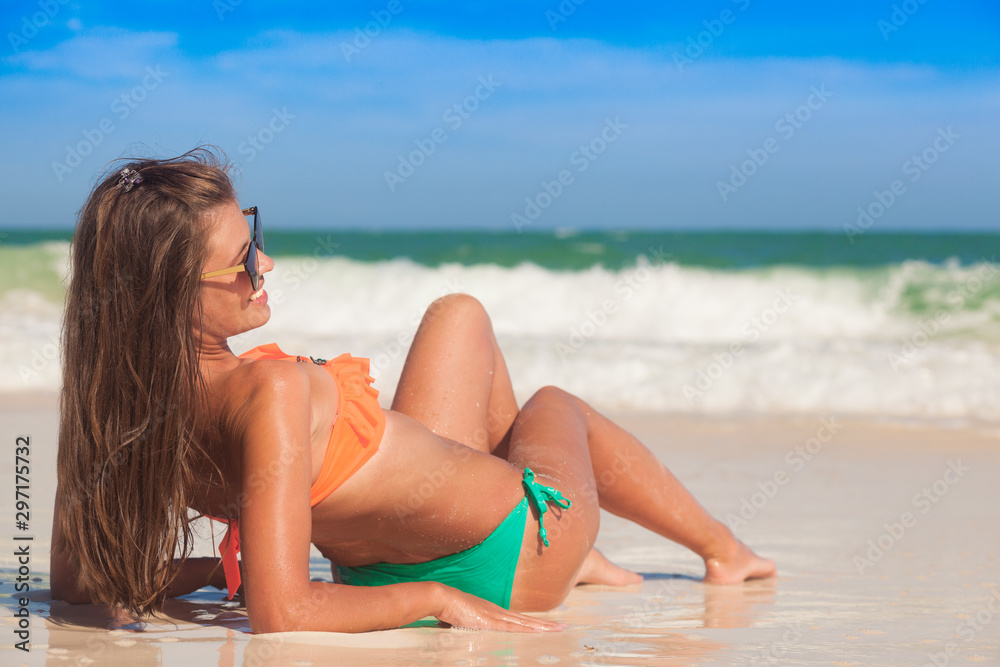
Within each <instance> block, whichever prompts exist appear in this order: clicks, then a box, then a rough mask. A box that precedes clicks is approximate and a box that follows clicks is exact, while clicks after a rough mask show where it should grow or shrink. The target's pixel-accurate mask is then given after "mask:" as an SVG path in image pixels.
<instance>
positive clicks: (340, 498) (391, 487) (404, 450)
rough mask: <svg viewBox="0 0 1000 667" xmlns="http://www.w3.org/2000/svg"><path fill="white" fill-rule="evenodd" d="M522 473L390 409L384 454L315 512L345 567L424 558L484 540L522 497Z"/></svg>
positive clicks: (317, 529) (325, 545) (317, 526)
mask: <svg viewBox="0 0 1000 667" xmlns="http://www.w3.org/2000/svg"><path fill="white" fill-rule="evenodd" d="M521 474H522V471H521V470H520V469H518V468H516V467H514V466H512V465H511V464H510V463H508V462H507V461H505V460H503V459H500V458H497V457H495V456H491V455H489V454H485V453H483V452H479V451H477V450H474V449H471V448H470V447H467V446H465V445H463V444H462V443H459V442H456V441H454V440H449V439H447V438H443V437H440V436H438V435H436V434H434V433H433V432H431V431H430V430H429V429H428V428H427V427H426V426H424V425H423V424H421V423H420V422H418V421H417V420H415V419H412V418H411V417H408V416H407V415H405V414H403V413H400V412H393V411H391V410H387V411H386V427H385V434H384V436H383V437H382V441H381V443H380V444H379V448H378V451H377V452H376V453H375V454H374V455H373V456H372V458H371V459H370V460H369V461H368V462H367V463H365V464H364V466H362V467H361V469H360V470H358V472H356V473H355V474H354V475H353V476H352V477H351V478H350V479H348V480H347V481H346V482H345V483H344V484H343V485H341V486H340V487H339V488H338V489H337V490H336V491H334V492H333V493H331V494H330V495H329V496H327V497H326V498H325V499H323V500H322V501H321V502H320V503H319V504H317V505H316V506H315V507H313V512H312V541H313V543H314V544H315V545H316V547H317V548H318V549H319V551H320V553H322V554H323V555H324V556H325V557H326V558H329V559H330V560H332V561H333V562H335V563H337V564H339V565H345V566H359V565H369V564H372V563H380V562H385V563H418V562H424V561H427V560H432V559H434V558H439V557H441V556H447V555H449V554H453V553H456V552H458V551H461V550H463V549H467V548H469V547H471V546H474V545H476V544H479V543H480V542H482V541H483V540H484V539H486V537H488V536H489V534H490V533H492V532H493V530H494V529H496V527H497V526H498V525H500V523H501V522H502V521H503V520H504V518H506V516H507V515H508V514H509V513H510V511H511V510H512V509H513V508H514V507H515V506H516V505H517V503H518V502H520V500H521V498H523V497H524V490H523V487H522V486H521Z"/></svg>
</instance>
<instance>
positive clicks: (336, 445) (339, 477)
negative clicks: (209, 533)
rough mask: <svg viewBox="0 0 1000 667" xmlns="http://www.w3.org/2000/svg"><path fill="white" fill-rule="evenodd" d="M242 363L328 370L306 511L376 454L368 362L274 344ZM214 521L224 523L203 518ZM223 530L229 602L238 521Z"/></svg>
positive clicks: (380, 422) (236, 575) (377, 417)
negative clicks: (323, 435) (332, 399)
mask: <svg viewBox="0 0 1000 667" xmlns="http://www.w3.org/2000/svg"><path fill="white" fill-rule="evenodd" d="M239 356H240V357H242V358H244V359H294V360H296V361H300V362H308V361H311V362H312V363H314V364H317V365H320V366H322V367H323V368H325V369H327V371H329V373H330V375H331V376H333V379H334V380H336V382H337V389H338V390H339V392H340V399H339V405H338V410H337V417H336V419H335V421H334V423H333V432H332V433H331V434H330V442H329V444H328V445H327V448H326V456H325V457H324V458H323V466H322V468H321V469H320V471H319V477H317V478H316V482H315V483H314V484H313V485H312V488H311V489H310V492H311V493H310V499H309V502H310V507H315V506H316V505H317V504H318V503H319V502H320V501H322V500H323V499H324V498H326V497H327V496H328V495H330V494H331V493H333V492H334V491H335V490H336V489H337V488H338V487H340V485H341V484H343V483H344V482H346V481H347V480H348V479H350V477H351V475H353V474H354V473H356V472H357V471H358V470H359V469H360V468H361V466H363V465H364V464H365V463H366V462H367V461H368V459H370V458H371V457H372V456H373V455H374V454H375V452H376V451H378V446H379V443H380V442H381V441H382V434H383V433H384V432H385V413H384V412H382V408H381V407H380V406H379V404H378V390H376V389H375V388H374V387H372V386H371V383H372V382H373V378H372V377H371V376H370V375H368V369H369V364H368V360H367V359H364V358H362V357H352V356H351V355H350V354H347V353H344V354H342V355H340V356H339V357H337V358H336V359H331V360H329V361H327V360H325V359H314V358H312V357H302V356H297V355H291V354H285V353H284V352H282V351H281V350H280V349H279V348H278V345H277V344H276V343H268V344H266V345H258V346H257V347H255V348H253V349H251V350H247V351H246V352H244V353H243V354H241V355H239ZM209 518H210V519H214V520H216V521H227V519H219V518H216V517H209ZM228 521H229V529H228V530H227V531H226V535H225V537H224V538H223V539H222V541H221V542H220V543H219V554H220V555H221V556H222V567H223V569H224V570H225V573H226V588H227V589H228V591H229V599H230V600H232V599H233V595H235V594H236V591H237V590H238V589H239V587H240V583H241V577H240V568H239V561H238V560H237V556H238V553H239V549H240V535H239V521H238V520H237V519H229V520H228Z"/></svg>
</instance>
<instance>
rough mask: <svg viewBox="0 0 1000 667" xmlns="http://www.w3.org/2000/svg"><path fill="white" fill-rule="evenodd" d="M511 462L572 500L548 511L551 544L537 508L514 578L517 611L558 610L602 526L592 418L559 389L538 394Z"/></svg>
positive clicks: (518, 427)
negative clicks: (542, 531) (592, 451)
mask: <svg viewBox="0 0 1000 667" xmlns="http://www.w3.org/2000/svg"><path fill="white" fill-rule="evenodd" d="M508 460H509V461H510V462H511V463H512V464H514V465H516V466H518V467H519V468H531V470H532V471H533V472H534V473H535V475H536V480H537V481H539V482H541V483H542V484H545V485H547V486H552V487H554V488H555V489H557V490H558V491H559V492H560V493H562V495H563V496H565V497H566V498H567V499H568V500H569V501H570V502H571V503H572V505H571V506H570V507H569V509H565V510H563V509H561V508H560V507H558V506H557V505H556V504H554V503H549V504H548V511H546V512H545V513H544V515H542V522H543V523H544V526H545V529H546V532H547V537H548V540H549V546H544V544H543V542H542V540H541V538H540V536H539V522H538V513H537V512H536V511H535V509H534V507H532V517H533V518H532V519H529V520H528V522H527V526H526V527H525V533H524V542H523V545H522V548H521V555H520V559H519V561H518V567H517V574H516V576H515V577H514V590H513V594H512V596H511V608H512V609H516V610H519V611H543V610H546V609H552V608H553V607H555V606H557V605H559V604H560V603H561V602H562V601H563V600H564V599H565V598H566V595H568V594H569V591H570V590H571V589H572V587H573V585H574V583H575V582H576V575H577V573H578V572H579V571H580V567H581V566H582V565H583V562H584V560H585V559H586V557H587V555H588V554H589V553H590V550H591V549H592V548H593V546H594V541H595V540H596V539H597V531H598V528H599V527H600V507H599V505H598V498H597V489H596V484H595V481H594V473H593V469H592V467H591V463H590V455H589V449H588V446H587V430H586V421H585V420H584V419H583V418H582V415H581V413H580V407H579V404H578V402H576V401H575V399H573V397H572V396H570V395H569V394H566V393H565V392H562V391H561V390H558V389H554V388H545V389H542V390H541V391H539V392H538V393H537V394H535V395H534V396H532V398H531V399H530V400H529V401H528V402H527V403H525V405H524V407H523V408H522V410H521V413H520V414H519V415H518V419H517V421H516V422H515V424H514V429H513V433H512V434H511V440H510V455H509V457H508Z"/></svg>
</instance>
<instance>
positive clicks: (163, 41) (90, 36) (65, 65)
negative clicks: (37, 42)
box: [5, 27, 177, 79]
mask: <svg viewBox="0 0 1000 667" xmlns="http://www.w3.org/2000/svg"><path fill="white" fill-rule="evenodd" d="M176 46H177V34H176V33H173V32H132V31H128V30H122V29H120V28H108V27H99V28H92V29H88V30H85V31H81V33H80V34H78V35H76V36H74V37H71V38H70V39H67V40H65V41H63V42H60V43H59V44H56V45H55V46H54V47H52V48H51V49H48V50H45V51H23V52H21V53H18V54H16V55H13V56H10V57H8V58H6V59H5V61H6V63H7V64H8V65H13V66H21V67H24V68H26V69H28V70H30V71H33V72H50V73H57V74H63V75H70V76H75V77H80V78H83V79H116V78H135V77H136V76H139V75H141V74H142V72H143V71H144V70H145V68H146V67H147V66H150V65H156V64H158V63H160V62H163V60H164V59H165V58H167V57H168V56H170V55H171V54H172V52H173V51H174V50H175V48H176Z"/></svg>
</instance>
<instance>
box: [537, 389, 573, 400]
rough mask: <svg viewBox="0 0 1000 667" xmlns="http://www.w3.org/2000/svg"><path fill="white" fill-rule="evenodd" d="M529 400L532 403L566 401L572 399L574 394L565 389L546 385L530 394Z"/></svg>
mask: <svg viewBox="0 0 1000 667" xmlns="http://www.w3.org/2000/svg"><path fill="white" fill-rule="evenodd" d="M530 400H531V401H532V402H534V403H568V402H571V401H572V400H574V396H573V395H572V394H570V393H569V392H568V391H566V390H565V389H560V388H559V387H555V386H552V385H546V386H544V387H542V388H541V389H539V390H538V391H536V392H535V393H534V394H532V396H531V399H530Z"/></svg>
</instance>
